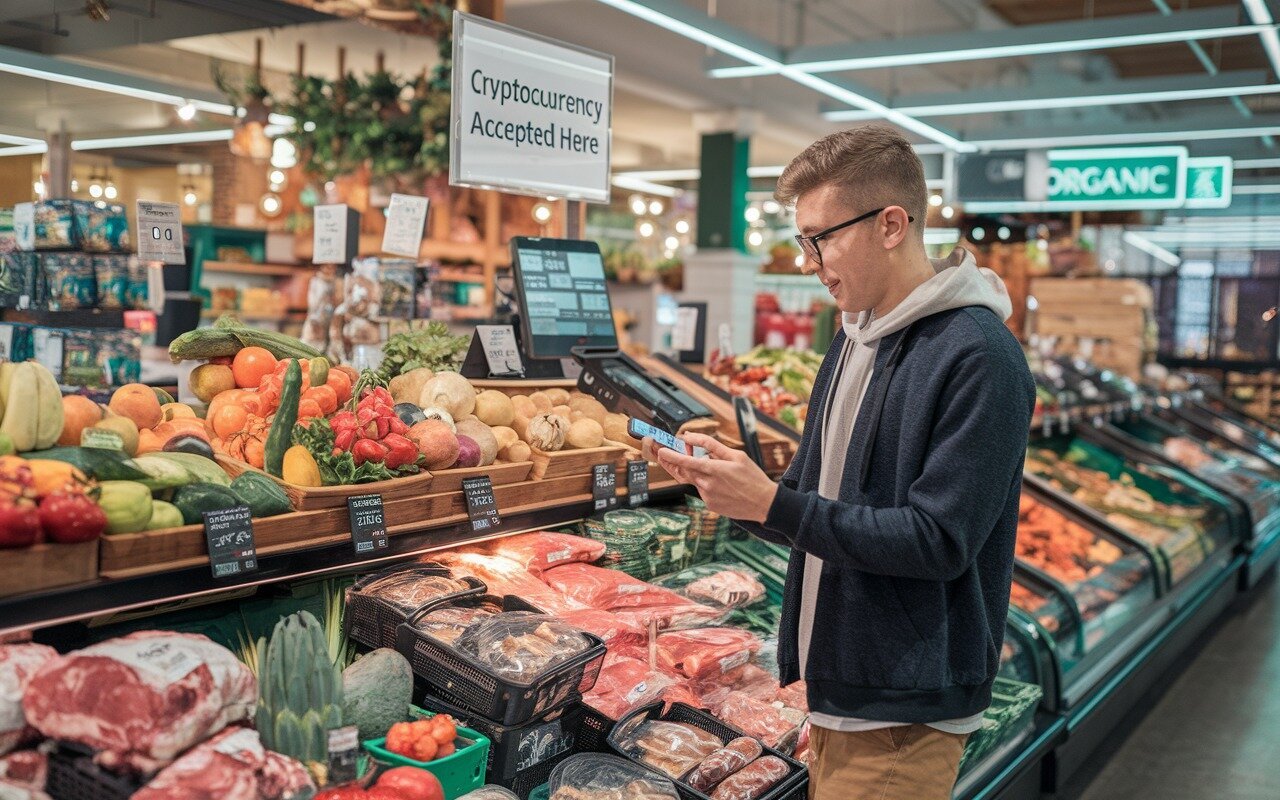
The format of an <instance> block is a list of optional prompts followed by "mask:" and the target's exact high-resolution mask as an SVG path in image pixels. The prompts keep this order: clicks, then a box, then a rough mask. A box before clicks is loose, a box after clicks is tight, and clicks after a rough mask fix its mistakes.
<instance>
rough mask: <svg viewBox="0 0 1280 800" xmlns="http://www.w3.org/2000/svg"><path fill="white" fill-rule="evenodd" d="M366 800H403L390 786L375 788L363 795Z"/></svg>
mask: <svg viewBox="0 0 1280 800" xmlns="http://www.w3.org/2000/svg"><path fill="white" fill-rule="evenodd" d="M364 797H365V798H366V799H367V800H405V798H404V795H402V794H400V791H399V790H398V789H393V788H391V787H390V786H375V787H373V788H372V789H370V790H368V791H367V792H365V793H364Z"/></svg>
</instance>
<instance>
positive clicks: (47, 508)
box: [39, 492, 107, 544]
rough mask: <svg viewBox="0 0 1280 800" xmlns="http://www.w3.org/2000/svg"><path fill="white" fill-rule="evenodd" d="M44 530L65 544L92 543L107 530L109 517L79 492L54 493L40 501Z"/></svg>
mask: <svg viewBox="0 0 1280 800" xmlns="http://www.w3.org/2000/svg"><path fill="white" fill-rule="evenodd" d="M39 513H40V527H41V528H43V529H44V532H45V535H46V536H48V537H49V538H50V539H52V540H53V541H55V542H59V543H61V544H78V543H80V542H92V541H93V540H94V539H97V538H98V537H99V536H101V535H102V534H103V533H104V532H106V530H107V514H106V512H105V511H103V510H102V508H101V507H99V506H98V504H97V503H95V502H93V500H91V499H89V498H88V497H87V496H85V495H83V494H79V493H76V492H54V493H53V494H51V495H49V496H48V497H46V498H45V499H44V500H42V501H40V512H39Z"/></svg>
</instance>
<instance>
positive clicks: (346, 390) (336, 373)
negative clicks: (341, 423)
mask: <svg viewBox="0 0 1280 800" xmlns="http://www.w3.org/2000/svg"><path fill="white" fill-rule="evenodd" d="M324 385H325V386H328V387H329V388H331V389H333V391H334V393H335V394H336V395H337V396H338V402H339V403H345V402H347V401H348V400H350V399H351V377H350V376H349V375H347V373H345V372H343V371H342V370H340V369H331V370H329V378H328V380H326V381H325V383H324Z"/></svg>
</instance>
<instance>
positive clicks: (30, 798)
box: [0, 778, 52, 800]
mask: <svg viewBox="0 0 1280 800" xmlns="http://www.w3.org/2000/svg"><path fill="white" fill-rule="evenodd" d="M0 798H2V799H3V800H52V798H50V797H49V795H47V794H45V793H44V790H43V789H36V788H33V787H31V786H27V785H26V784H24V783H12V782H10V781H7V780H5V779H4V778H0Z"/></svg>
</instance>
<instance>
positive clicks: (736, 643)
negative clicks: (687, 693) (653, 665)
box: [658, 628, 760, 679]
mask: <svg viewBox="0 0 1280 800" xmlns="http://www.w3.org/2000/svg"><path fill="white" fill-rule="evenodd" d="M759 651H760V639H759V638H757V637H756V635H755V634H754V633H751V632H750V631H744V630H739V629H737V628H700V629H698V630H691V631H671V632H668V633H664V634H662V635H660V636H659V637H658V664H659V666H661V667H662V668H663V669H664V670H666V671H667V672H669V673H671V674H672V675H683V676H684V677H686V678H697V679H704V678H716V677H719V676H722V675H724V674H726V673H728V672H731V671H732V670H734V669H737V668H738V667H741V666H742V665H743V664H746V663H747V662H748V661H749V660H751V656H752V655H754V654H755V653H757V652H759Z"/></svg>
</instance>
